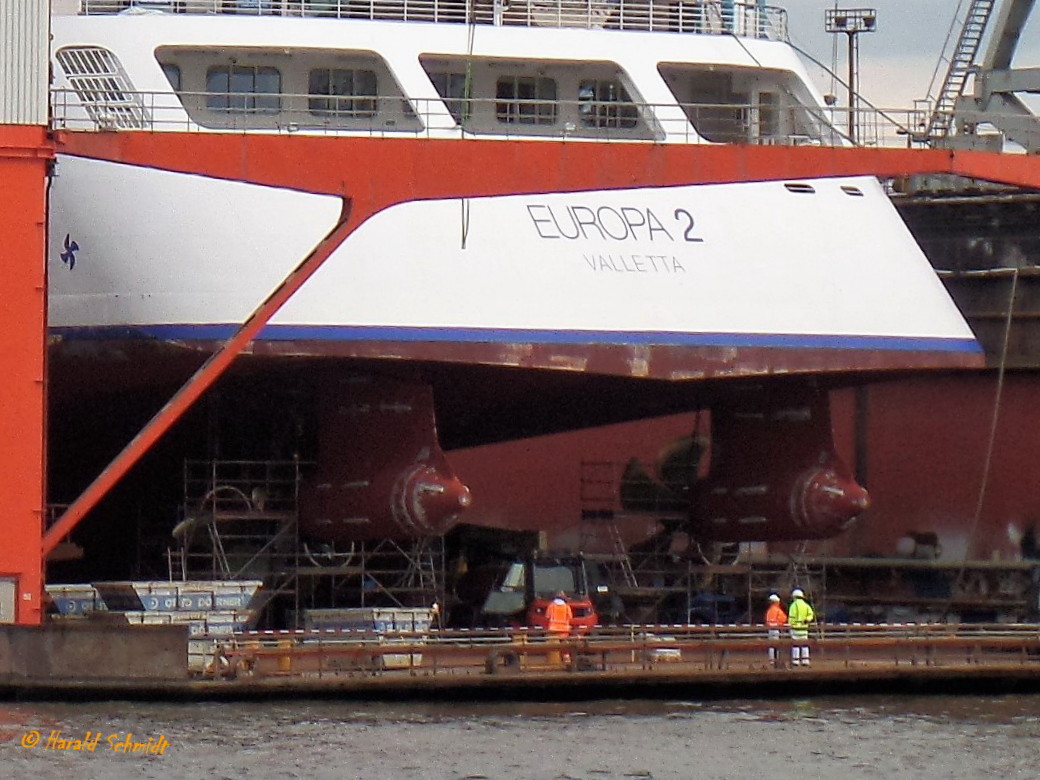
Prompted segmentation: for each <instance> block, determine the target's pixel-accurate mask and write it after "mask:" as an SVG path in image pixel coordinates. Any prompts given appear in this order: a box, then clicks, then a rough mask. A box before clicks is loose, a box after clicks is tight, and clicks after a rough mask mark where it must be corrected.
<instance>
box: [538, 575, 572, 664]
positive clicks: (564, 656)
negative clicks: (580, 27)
mask: <svg viewBox="0 0 1040 780" xmlns="http://www.w3.org/2000/svg"><path fill="white" fill-rule="evenodd" d="M545 619H546V621H547V625H546V631H547V633H548V634H549V641H550V642H562V641H563V640H565V639H566V638H567V637H569V636H570V634H571V622H572V621H573V620H574V611H573V610H572V609H571V605H570V604H568V603H567V596H566V594H565V593H564V592H563V591H562V590H561V591H560V592H559V593H557V594H556V598H554V599H553V600H552V601H550V602H549V606H547V607H546V608H545ZM547 660H548V661H549V663H550V664H564V665H567V664H570V660H571V659H570V656H569V654H568V653H558V652H556V651H553V652H551V653H550V654H549V656H548V659H547Z"/></svg>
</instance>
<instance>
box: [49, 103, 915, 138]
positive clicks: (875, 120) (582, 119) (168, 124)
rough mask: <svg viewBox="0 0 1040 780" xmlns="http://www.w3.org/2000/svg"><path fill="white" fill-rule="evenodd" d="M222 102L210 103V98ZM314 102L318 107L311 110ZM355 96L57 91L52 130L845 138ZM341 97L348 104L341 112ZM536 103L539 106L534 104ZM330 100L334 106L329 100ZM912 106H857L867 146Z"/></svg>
mask: <svg viewBox="0 0 1040 780" xmlns="http://www.w3.org/2000/svg"><path fill="white" fill-rule="evenodd" d="M215 97H216V98H218V99H219V101H220V107H217V108H213V107H210V106H211V105H212V101H213V99H214V98H215ZM315 100H318V101H320V104H321V106H322V107H323V108H322V109H321V110H312V109H311V108H310V106H311V105H312V104H313V102H314V101H315ZM350 101H351V98H350V97H349V96H333V97H329V96H316V95H303V94H299V95H296V94H288V93H263V94H260V93H220V94H219V95H215V94H214V93H206V92H185V91H182V92H179V93H173V92H129V91H126V92H122V91H121V92H120V93H119V94H114V93H113V92H112V91H110V90H83V89H79V90H73V89H54V90H52V91H51V117H52V126H53V127H54V128H55V129H68V130H93V131H97V130H102V131H105V130H111V131H116V130H157V131H179V132H192V131H203V132H209V131H233V132H241V131H248V130H255V131H259V132H267V133H307V134H318V135H330V134H331V135H365V136H395V137H399V136H401V135H414V136H420V137H448V138H459V137H488V138H502V137H507V138H531V139H555V140H559V139H586V140H598V141H602V140H624V141H640V140H642V141H657V142H661V141H666V142H675V143H725V144H756V145H790V146H805V145H817V146H834V145H843V144H845V143H847V137H846V135H845V133H844V131H843V130H842V128H843V127H844V126H845V124H846V123H845V121H844V115H843V112H842V111H841V110H839V109H829V108H828V109H821V108H812V107H806V106H789V107H772V106H771V107H769V108H768V109H765V108H762V107H761V106H757V105H752V104H734V103H725V104H723V103H682V104H679V103H670V104H657V103H643V102H638V101H617V102H605V101H583V100H572V101H567V100H556V101H525V100H507V99H496V98H491V99H489V98H471V99H463V98H448V99H444V100H442V99H438V98H411V99H406V98H404V97H403V96H401V95H394V96H366V97H365V103H366V106H370V110H366V111H364V112H361V111H354V110H352V109H351V105H352V104H351V102H350ZM337 103H341V104H342V105H343V107H344V108H343V110H336V108H335V106H336V105H337ZM536 103H537V105H535V104H536ZM327 105H331V106H332V107H333V108H332V109H331V110H329V109H327V108H325V106H327ZM919 119H920V117H919V112H915V111H902V112H899V111H886V112H882V111H870V112H867V111H861V112H859V120H858V121H859V124H860V126H861V127H863V128H868V129H869V131H861V133H860V135H859V136H858V137H859V138H860V139H861V143H863V144H865V145H878V146H892V145H904V144H908V143H909V142H910V140H912V137H911V136H910V135H908V130H907V128H913V127H916V126H918V124H919Z"/></svg>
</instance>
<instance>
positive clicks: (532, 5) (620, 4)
mask: <svg viewBox="0 0 1040 780" xmlns="http://www.w3.org/2000/svg"><path fill="white" fill-rule="evenodd" d="M126 12H140V13H146V12H162V13H178V14H241V15H249V16H296V17H313V18H332V19H371V20H377V19H378V20H394V21H409V22H413V21H414V22H443V23H455V24H466V23H468V24H493V25H516V26H523V27H577V28H585V29H616V30H641V31H655V32H657V31H660V32H683V33H699V34H705V35H739V36H744V37H749V38H762V39H767V40H782V41H786V40H787V12H786V11H785V10H784V9H782V8H777V7H774V6H767V5H765V4H764V3H759V2H757V1H756V0H751V1H746V0H80V13H82V14H89V15H110V14H118V13H126Z"/></svg>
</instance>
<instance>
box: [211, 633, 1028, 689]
mask: <svg viewBox="0 0 1040 780" xmlns="http://www.w3.org/2000/svg"><path fill="white" fill-rule="evenodd" d="M826 628H827V631H826V633H824V632H823V631H822V630H820V629H819V628H817V629H813V631H812V632H811V633H810V638H809V639H808V640H807V641H806V642H805V644H807V645H809V646H810V647H811V648H812V651H813V661H814V665H817V666H823V667H824V668H826V669H831V670H850V668H855V669H856V670H857V671H856V673H857V674H862V673H863V670H865V669H872V668H873V669H884V668H886V667H888V668H891V667H900V666H904V667H906V666H913V667H920V668H922V669H925V668H934V667H948V668H949V667H964V666H969V667H973V668H976V669H977V668H980V667H986V666H995V667H1003V668H1007V667H1009V666H1011V665H1014V666H1019V667H1037V666H1038V659H1040V656H1038V653H1040V631H1038V626H1036V625H1034V624H1014V625H1002V624H988V625H975V626H969V625H961V626H956V625H949V624H919V625H915V624H877V625H834V626H827V627H826ZM785 633H786V632H785ZM792 644H794V642H793V641H792V640H791V639H790V638H788V637H786V635H785V636H784V637H782V638H780V639H768V638H767V637H766V636H765V627H764V626H752V625H731V626H688V625H671V626H669V625H663V626H662V625H631V626H618V627H613V628H610V627H597V628H596V629H595V630H594V631H593V633H591V634H589V635H587V636H578V637H570V638H566V639H563V640H562V641H561V640H554V639H550V638H548V637H546V636H545V634H544V632H541V631H535V630H531V629H523V628H519V629H503V630H475V631H466V630H438V629H431V630H429V631H422V632H408V631H401V632H392V633H379V632H374V631H281V632H279V631H273V632H272V631H264V632H245V633H240V634H236V635H235V636H234V637H233V638H232V639H231V640H230V641H227V642H224V643H218V644H216V645H214V651H215V653H217V654H220V655H222V656H223V657H224V658H227V659H229V660H230V664H227V665H223V664H217V663H215V664H213V665H212V666H211V669H219V668H222V667H223V668H224V669H225V672H223V673H221V674H218V675H217V676H218V677H219V676H226V677H232V676H239V677H241V676H243V675H245V676H247V677H253V678H263V677H270V676H277V677H287V676H288V677H297V678H308V677H315V678H324V677H337V676H339V675H347V676H352V675H353V674H355V673H356V672H358V671H363V672H365V673H368V674H376V675H382V674H384V673H389V674H391V675H393V674H394V673H395V672H397V673H401V672H404V673H406V674H409V673H410V674H416V673H417V672H418V671H419V670H420V669H422V673H423V674H424V675H437V674H446V675H448V676H455V675H467V674H477V675H483V674H491V675H494V674H498V673H500V672H501V671H502V670H504V669H510V670H513V671H516V672H524V671H535V672H544V671H560V672H565V671H578V670H583V671H586V672H592V673H595V672H609V673H611V674H615V675H616V674H619V673H621V674H623V673H626V672H628V673H637V674H638V673H646V672H653V671H655V670H663V671H666V672H667V673H669V674H683V673H685V674H697V673H702V672H705V671H712V670H724V671H726V672H728V673H730V674H741V673H747V674H748V675H756V674H761V672H762V671H763V670H766V669H771V668H775V669H783V668H786V662H785V654H787V652H788V651H789V649H790V647H791V646H792ZM798 644H802V642H801V641H799V642H798ZM769 648H775V649H776V650H778V651H779V656H778V659H777V662H776V663H774V662H773V661H770V660H768V654H767V650H768V649H769ZM388 657H393V658H394V659H395V661H396V663H393V664H388V663H386V661H387V659H388ZM793 673H797V672H793ZM1034 674H1036V675H1040V668H1037V669H1036V671H1035V673H1034Z"/></svg>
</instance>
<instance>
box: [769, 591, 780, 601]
mask: <svg viewBox="0 0 1040 780" xmlns="http://www.w3.org/2000/svg"><path fill="white" fill-rule="evenodd" d="M769 600H770V601H775V602H779V601H780V597H779V596H777V595H776V594H775V593H770V594H769Z"/></svg>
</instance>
